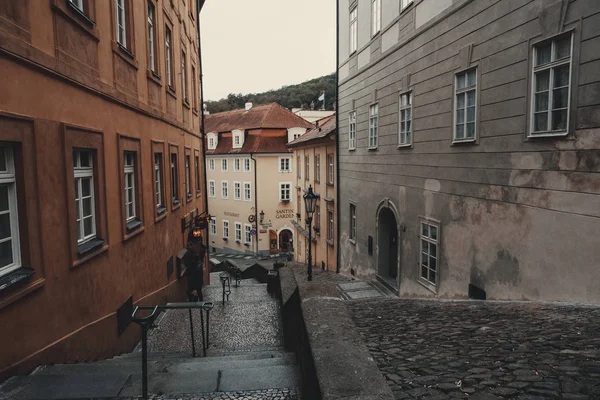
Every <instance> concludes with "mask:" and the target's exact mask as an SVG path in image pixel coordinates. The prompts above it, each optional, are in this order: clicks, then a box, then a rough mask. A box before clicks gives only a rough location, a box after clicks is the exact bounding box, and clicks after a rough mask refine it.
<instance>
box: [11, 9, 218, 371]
mask: <svg viewBox="0 0 600 400" xmlns="http://www.w3.org/2000/svg"><path fill="white" fill-rule="evenodd" d="M202 4H203V1H196V0H148V1H134V0H111V1H103V0H44V1H34V0H8V1H2V2H0V71H1V72H2V76H3V79H2V80H0V92H1V93H2V96H0V320H2V324H0V349H1V350H0V381H1V380H2V379H3V378H6V377H7V376H10V375H14V374H20V373H26V372H28V371H29V370H31V369H32V368H34V367H35V366H37V365H40V364H46V363H58V362H74V361H84V360H92V359H99V358H107V357H111V356H114V355H116V354H118V353H122V352H125V351H129V350H131V349H132V348H133V346H134V345H135V343H136V342H137V341H138V340H139V336H140V333H139V329H138V327H137V326H133V324H132V325H130V326H129V327H128V328H127V329H126V330H125V331H124V332H119V331H118V329H117V310H118V309H119V307H121V305H123V304H124V303H126V302H127V301H128V299H130V298H131V299H132V301H133V304H134V305H138V304H144V305H150V304H162V303H165V302H167V301H181V300H183V299H184V298H185V289H186V283H185V279H179V278H178V277H179V274H178V271H177V267H176V265H177V254H178V253H179V251H180V250H181V249H182V248H184V247H185V244H186V243H185V241H186V235H187V232H182V219H183V218H186V216H187V218H188V219H189V217H190V214H191V213H192V212H198V213H202V212H204V211H205V209H206V202H205V197H204V196H205V193H204V187H205V185H204V165H205V163H204V157H203V152H204V151H203V141H202V139H201V123H202V118H201V111H200V109H201V107H200V104H201V98H200V92H201V89H200V68H201V63H200V56H199V46H198V44H199V43H198V41H199V30H198V25H197V24H198V16H199V10H200V8H201V5H202Z"/></svg>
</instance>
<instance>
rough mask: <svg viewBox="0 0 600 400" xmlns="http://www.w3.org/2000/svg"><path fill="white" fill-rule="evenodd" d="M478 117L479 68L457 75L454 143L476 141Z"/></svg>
mask: <svg viewBox="0 0 600 400" xmlns="http://www.w3.org/2000/svg"><path fill="white" fill-rule="evenodd" d="M476 115H477V68H472V69H470V70H468V71H464V72H461V73H458V74H456V82H455V101H454V141H455V142H460V141H470V140H475V133H476V130H477V126H476Z"/></svg>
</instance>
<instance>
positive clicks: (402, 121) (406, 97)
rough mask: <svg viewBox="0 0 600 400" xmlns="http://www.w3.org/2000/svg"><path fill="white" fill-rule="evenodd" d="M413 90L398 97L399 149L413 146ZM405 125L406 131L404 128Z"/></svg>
mask: <svg viewBox="0 0 600 400" xmlns="http://www.w3.org/2000/svg"><path fill="white" fill-rule="evenodd" d="M412 97H413V95H412V90H411V91H408V92H405V93H401V94H400V95H399V96H398V147H409V146H412V139H413V115H412V114H413V106H412V103H413V102H412ZM403 125H404V129H403V128H402V126H403Z"/></svg>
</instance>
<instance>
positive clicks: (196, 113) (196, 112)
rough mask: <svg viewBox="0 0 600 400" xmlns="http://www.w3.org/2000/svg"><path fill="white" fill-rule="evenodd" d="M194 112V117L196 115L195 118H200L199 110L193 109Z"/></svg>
mask: <svg viewBox="0 0 600 400" xmlns="http://www.w3.org/2000/svg"><path fill="white" fill-rule="evenodd" d="M192 112H193V113H194V115H195V116H198V115H200V114H199V113H198V109H197V108H192Z"/></svg>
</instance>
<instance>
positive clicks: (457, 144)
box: [452, 138, 477, 146]
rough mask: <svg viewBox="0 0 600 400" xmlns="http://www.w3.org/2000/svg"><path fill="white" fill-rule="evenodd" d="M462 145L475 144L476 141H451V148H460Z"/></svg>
mask: <svg viewBox="0 0 600 400" xmlns="http://www.w3.org/2000/svg"><path fill="white" fill-rule="evenodd" d="M463 144H477V139H475V138H473V139H461V140H456V139H455V140H452V146H460V145H463Z"/></svg>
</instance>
